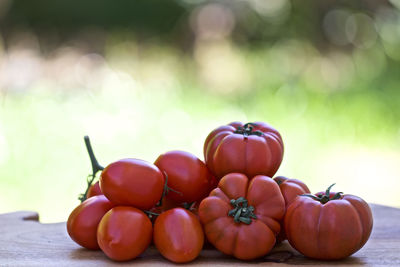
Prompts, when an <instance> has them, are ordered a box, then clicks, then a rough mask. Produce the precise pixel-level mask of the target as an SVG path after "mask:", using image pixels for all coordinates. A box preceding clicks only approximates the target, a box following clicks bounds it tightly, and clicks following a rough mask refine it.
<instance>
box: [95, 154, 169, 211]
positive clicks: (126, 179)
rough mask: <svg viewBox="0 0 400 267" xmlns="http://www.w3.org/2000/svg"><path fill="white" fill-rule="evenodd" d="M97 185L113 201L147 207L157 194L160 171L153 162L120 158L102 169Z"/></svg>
mask: <svg viewBox="0 0 400 267" xmlns="http://www.w3.org/2000/svg"><path fill="white" fill-rule="evenodd" d="M100 188H101V191H102V192H103V194H104V195H105V196H106V197H107V198H108V199H109V200H110V201H111V202H113V203H115V204H117V205H122V206H123V205H127V206H134V207H137V208H139V209H145V210H148V209H151V208H152V207H153V206H154V205H155V204H156V203H157V202H158V201H159V200H160V198H161V195H162V192H163V189H164V175H163V174H162V173H161V171H160V170H159V169H158V168H157V166H155V165H154V164H151V163H149V162H147V161H144V160H139V159H121V160H118V161H116V162H113V163H111V164H110V165H108V166H107V167H106V168H105V169H104V170H103V172H102V173H101V176H100Z"/></svg>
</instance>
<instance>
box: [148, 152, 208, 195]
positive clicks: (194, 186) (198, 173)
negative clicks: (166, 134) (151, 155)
mask: <svg viewBox="0 0 400 267" xmlns="http://www.w3.org/2000/svg"><path fill="white" fill-rule="evenodd" d="M154 164H155V165H156V166H157V167H158V168H159V169H160V170H161V171H163V172H165V173H166V174H167V175H168V182H167V184H168V187H170V188H172V189H173V190H174V191H178V192H179V193H176V192H174V191H172V190H170V191H169V192H168V194H167V198H168V199H171V200H173V201H175V202H178V203H183V202H194V201H197V200H200V199H203V198H204V197H206V196H207V195H208V194H209V193H210V191H211V190H212V189H213V187H212V186H214V185H215V182H214V179H215V178H214V177H213V175H212V174H211V172H210V171H209V170H208V168H207V166H206V165H205V164H204V163H203V162H202V161H201V160H200V159H198V158H197V157H196V156H194V155H192V154H190V153H188V152H184V151H170V152H167V153H165V154H162V155H160V156H159V157H158V158H157V160H156V161H155V162H154ZM214 187H215V186H214Z"/></svg>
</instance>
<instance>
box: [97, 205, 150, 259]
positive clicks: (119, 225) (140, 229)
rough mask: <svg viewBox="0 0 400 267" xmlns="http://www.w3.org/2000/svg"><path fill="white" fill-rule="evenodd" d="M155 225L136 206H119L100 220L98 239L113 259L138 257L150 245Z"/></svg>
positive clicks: (103, 249) (102, 248)
mask: <svg viewBox="0 0 400 267" xmlns="http://www.w3.org/2000/svg"><path fill="white" fill-rule="evenodd" d="M152 233H153V227H152V224H151V221H150V219H149V218H148V217H147V216H146V214H145V213H144V212H143V211H141V210H139V209H137V208H134V207H128V206H118V207H115V208H113V209H111V210H109V211H108V212H107V213H106V214H105V215H104V217H103V218H102V220H101V221H100V224H99V227H98V229H97V240H98V243H99V246H100V248H101V250H102V251H103V252H104V253H105V254H106V255H107V257H109V258H110V259H112V260H115V261H127V260H131V259H134V258H136V257H137V256H139V255H140V254H141V253H143V252H144V251H145V250H146V249H147V247H148V246H149V245H150V242H151V238H152Z"/></svg>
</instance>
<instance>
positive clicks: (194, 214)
mask: <svg viewBox="0 0 400 267" xmlns="http://www.w3.org/2000/svg"><path fill="white" fill-rule="evenodd" d="M86 141H88V140H86ZM87 145H88V142H87ZM88 151H89V154H90V156H91V159H92V165H93V175H92V178H94V177H95V174H96V172H97V171H98V170H102V173H101V176H100V179H99V182H97V183H95V184H92V181H93V179H91V180H90V181H89V182H88V183H89V187H88V190H87V192H86V193H85V194H84V196H83V197H82V201H83V200H84V201H83V202H82V203H81V204H80V205H79V206H78V207H77V208H75V209H74V210H73V211H72V213H71V215H70V217H69V218H68V222H67V230H68V233H69V235H70V236H71V238H72V239H73V240H74V241H75V242H76V243H78V244H79V245H81V246H83V247H86V248H88V249H99V248H100V249H101V250H102V251H103V252H104V253H105V254H106V255H107V256H108V257H109V258H111V259H113V260H117V261H125V260H130V259H134V258H135V257H137V256H138V255H140V254H141V253H142V252H144V251H145V250H146V248H147V247H148V246H149V245H150V244H151V242H152V241H153V242H154V245H155V246H156V248H157V249H158V250H159V251H160V253H161V254H162V255H163V256H164V257H165V258H167V259H168V260H170V261H172V262H177V263H182V262H189V261H192V260H193V259H195V258H196V257H197V256H198V255H199V254H200V251H201V249H202V247H203V244H204V242H205V240H207V241H208V242H209V243H211V244H212V245H213V246H214V247H215V248H216V249H218V250H220V251H221V252H223V253H225V254H228V255H232V256H234V257H236V258H238V259H242V260H251V259H255V258H259V257H262V256H264V255H266V254H268V253H269V252H270V251H271V249H272V248H273V247H274V245H275V244H277V243H279V242H281V241H283V240H285V239H288V241H289V243H290V244H291V245H292V246H293V247H294V248H295V249H297V250H298V251H299V252H300V253H302V254H304V255H305V256H307V257H310V258H315V259H341V258H344V257H347V256H349V255H351V254H353V253H354V252H356V251H357V250H359V249H360V248H361V247H362V246H363V245H364V244H365V243H366V241H367V240H368V238H369V235H370V233H371V230H372V214H371V210H370V208H369V206H368V204H367V203H366V202H365V201H364V200H362V199H361V198H359V197H357V196H353V195H344V194H343V193H341V192H338V193H334V192H331V191H330V190H331V187H332V186H330V187H329V188H328V189H327V190H326V191H325V192H320V193H317V194H315V195H312V194H310V191H309V189H308V187H307V186H306V185H305V184H304V183H303V182H301V181H300V180H297V179H288V178H285V177H282V176H278V177H275V178H273V179H272V178H271V177H273V175H274V174H275V173H276V171H277V170H278V168H279V166H280V164H281V162H282V158H283V142H282V138H281V135H280V134H279V132H278V131H276V130H275V129H274V128H272V127H271V126H269V125H268V124H266V123H263V122H256V123H247V124H243V123H240V122H234V123H230V124H228V125H224V126H221V127H219V128H217V129H215V130H214V131H212V132H211V133H210V134H209V135H208V137H207V139H206V141H205V144H204V157H205V163H204V162H202V161H201V160H200V159H198V158H197V157H196V156H194V155H192V154H190V153H187V152H183V151H171V152H167V153H165V154H162V155H160V156H159V157H158V158H157V160H156V161H155V162H154V164H152V163H149V162H146V161H143V160H138V159H122V160H119V161H116V162H113V163H111V164H110V165H108V166H107V167H106V168H104V169H103V168H102V167H101V166H100V165H98V163H97V161H96V160H95V158H94V155H93V152H92V150H91V147H90V146H89V147H88ZM85 199H86V200H85Z"/></svg>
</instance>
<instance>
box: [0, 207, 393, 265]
mask: <svg viewBox="0 0 400 267" xmlns="http://www.w3.org/2000/svg"><path fill="white" fill-rule="evenodd" d="M371 207H372V211H373V215H374V228H373V231H372V235H371V238H370V239H369V241H368V242H367V244H366V245H365V246H364V247H363V248H362V249H361V250H360V251H358V252H357V253H355V254H354V255H353V256H351V257H349V258H347V259H345V260H341V261H327V262H324V261H315V260H310V259H307V258H305V257H303V256H302V255H300V254H299V253H297V252H296V251H295V250H294V249H292V248H291V247H290V245H289V244H288V243H287V242H286V241H285V242H283V243H282V244H281V245H279V246H278V247H276V248H274V250H273V251H272V252H271V253H270V255H268V256H266V257H265V258H264V259H260V260H257V261H252V262H243V261H239V260H236V259H234V258H232V257H229V256H226V255H223V254H222V253H220V252H218V251H216V250H215V249H213V248H205V249H203V251H202V252H201V254H200V256H199V257H198V258H197V259H196V260H195V261H194V262H192V265H212V266H219V265H227V266H232V265H254V264H261V265H271V266H284V265H292V264H293V265H323V266H330V265H353V266H354V265H368V266H400V209H396V208H391V207H386V206H381V205H371ZM134 264H138V265H146V266H149V265H166V264H171V265H172V263H170V262H168V261H167V260H165V259H164V258H163V257H162V256H161V255H160V254H159V253H158V252H157V250H156V249H155V248H154V247H150V248H149V249H148V250H147V251H146V252H145V253H144V254H143V255H142V256H141V257H140V258H137V259H135V260H132V261H130V262H126V263H115V262H113V261H111V260H109V259H107V258H106V256H105V255H104V254H103V253H102V252H101V251H90V250H86V249H83V248H81V247H79V246H78V245H77V244H75V243H74V242H73V241H72V240H71V239H70V238H69V236H68V234H67V232H66V227H65V223H53V224H41V223H39V222H38V214H37V213H35V212H14V213H7V214H2V215H0V266H116V265H134Z"/></svg>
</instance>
